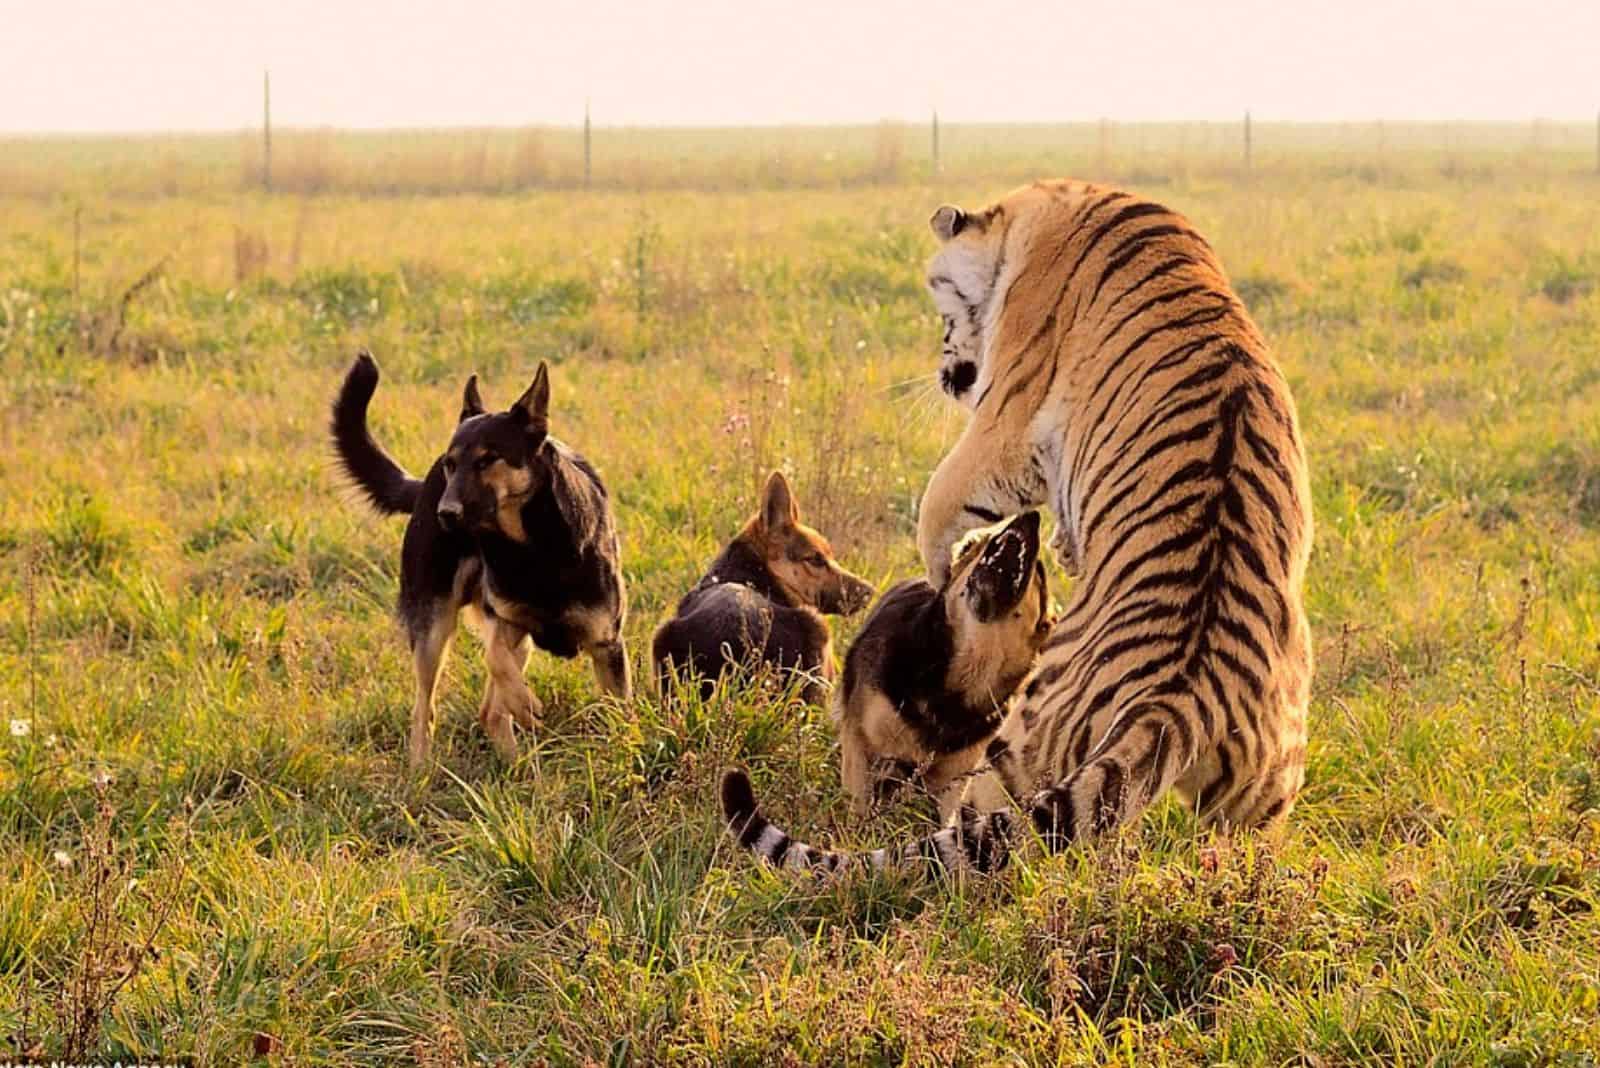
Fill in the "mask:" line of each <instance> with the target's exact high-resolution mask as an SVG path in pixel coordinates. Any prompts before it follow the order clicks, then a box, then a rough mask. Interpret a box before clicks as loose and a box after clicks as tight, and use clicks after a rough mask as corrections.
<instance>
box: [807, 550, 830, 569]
mask: <svg viewBox="0 0 1600 1068" xmlns="http://www.w3.org/2000/svg"><path fill="white" fill-rule="evenodd" d="M806 563H808V564H810V565H811V566H812V567H827V566H828V558H827V557H826V556H823V555H822V554H821V553H812V554H811V557H810V559H808V560H807V561H806Z"/></svg>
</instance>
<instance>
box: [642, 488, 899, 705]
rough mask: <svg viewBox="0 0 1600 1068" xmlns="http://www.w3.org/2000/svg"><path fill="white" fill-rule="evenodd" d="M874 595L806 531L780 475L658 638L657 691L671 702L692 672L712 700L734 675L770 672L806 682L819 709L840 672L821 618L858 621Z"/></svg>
mask: <svg viewBox="0 0 1600 1068" xmlns="http://www.w3.org/2000/svg"><path fill="white" fill-rule="evenodd" d="M872 593H873V590H872V585H871V583H868V582H866V581H864V580H863V579H861V578H858V577H857V576H855V575H852V574H851V573H850V572H848V571H846V570H845V569H844V568H842V567H840V566H839V562H838V561H837V560H835V559H834V556H833V549H832V547H831V546H829V544H828V541H827V539H826V538H824V537H823V536H822V535H821V534H820V533H818V532H817V531H816V530H814V529H812V528H811V527H808V526H806V525H805V524H804V523H802V522H801V521H800V505H799V504H798V503H797V502H796V501H795V498H794V494H793V492H791V491H790V489H789V482H788V480H787V479H785V478H784V477H783V474H782V473H781V472H778V471H774V472H773V473H772V475H771V476H770V477H769V478H768V479H767V485H766V489H765V490H764V491H763V492H762V495H761V506H760V508H759V509H758V510H757V511H756V514H755V515H754V516H752V517H751V518H750V520H749V521H748V522H747V523H745V525H744V528H743V529H742V530H740V531H739V533H738V536H736V537H735V538H734V539H733V540H732V541H731V542H729V543H728V545H727V547H726V548H725V549H723V550H722V554H721V555H720V556H718V557H717V558H716V560H714V561H712V564H711V568H710V570H708V571H707V572H706V575H705V577H704V578H702V579H701V580H700V583H699V585H697V586H695V588H694V589H692V590H690V591H689V592H688V593H687V594H686V595H685V596H684V598H683V600H681V601H679V602H678V609H677V612H676V613H675V614H674V615H673V617H672V618H671V619H669V620H667V621H666V622H665V623H663V624H661V626H660V627H659V628H657V630H656V633H655V638H654V640H653V641H652V642H651V648H650V651H651V659H652V661H653V663H654V665H655V679H656V684H657V686H658V687H659V688H660V690H661V692H662V693H666V692H667V690H668V687H669V686H670V685H671V682H672V679H673V676H674V675H675V674H676V673H677V672H688V673H689V674H692V675H695V676H698V677H699V679H700V693H701V695H702V697H709V696H710V695H711V692H712V690H713V689H714V688H715V686H716V683H717V680H718V679H719V678H721V676H722V674H723V673H724V672H725V671H727V670H728V669H729V668H733V667H747V668H753V667H759V666H761V665H768V666H771V667H774V668H777V669H778V670H780V671H783V672H797V673H800V674H802V675H803V676H805V678H806V680H807V681H806V682H805V683H804V685H803V688H802V690H801V696H802V698H803V699H804V700H806V701H808V702H811V703H813V704H821V703H822V701H823V699H824V697H825V694H826V689H825V684H829V683H832V681H833V676H834V671H835V667H834V662H833V639H832V638H831V637H830V635H829V633H828V624H827V621H826V620H824V619H823V618H822V616H823V613H825V612H826V613H828V614H830V615H831V614H839V615H852V614H854V613H856V612H859V611H860V610H861V609H863V608H865V607H866V606H867V602H868V601H870V600H871V599H872Z"/></svg>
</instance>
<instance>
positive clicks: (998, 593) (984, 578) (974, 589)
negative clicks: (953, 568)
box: [967, 512, 1039, 623]
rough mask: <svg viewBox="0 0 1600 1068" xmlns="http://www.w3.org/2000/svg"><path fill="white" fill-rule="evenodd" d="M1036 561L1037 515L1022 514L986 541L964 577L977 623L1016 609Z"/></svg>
mask: <svg viewBox="0 0 1600 1068" xmlns="http://www.w3.org/2000/svg"><path fill="white" fill-rule="evenodd" d="M1038 559H1039V513H1038V512H1024V513H1023V514H1022V515H1019V516H1017V518H1015V519H1013V520H1012V521H1011V522H1009V523H1007V524H1006V525H1005V527H1003V528H1002V529H1001V530H1000V532H999V533H998V534H995V535H992V536H991V537H990V538H989V541H988V543H987V544H986V545H984V547H983V549H982V550H981V551H980V552H979V554H978V561H977V563H975V564H973V565H972V571H971V572H970V574H969V575H968V576H967V600H968V603H969V604H970V605H971V606H972V614H973V615H974V616H976V617H977V618H978V622H980V623H992V622H994V621H995V620H997V619H999V618H1000V617H1001V616H1003V615H1005V614H1006V613H1007V612H1009V611H1011V610H1012V609H1013V608H1015V607H1016V606H1017V604H1018V602H1020V601H1021V600H1022V597H1023V595H1024V594H1026V593H1027V592H1028V584H1029V583H1030V582H1031V581H1032V580H1033V573H1034V564H1035V563H1036V562H1037V561H1038Z"/></svg>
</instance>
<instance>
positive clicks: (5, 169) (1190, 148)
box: [0, 100, 1600, 196]
mask: <svg viewBox="0 0 1600 1068" xmlns="http://www.w3.org/2000/svg"><path fill="white" fill-rule="evenodd" d="M263 120H264V121H263V125H262V128H261V129H260V130H256V131H241V132H239V133H237V134H214V135H150V136H142V137H95V138H65V137H30V138H10V139H5V140H0V195H6V194H14V195H55V194H58V193H63V192H71V193H78V194H106V195H155V196H160V195H179V194H188V193H195V192H211V193H221V192H234V191H241V190H266V191H269V192H272V193H282V194H291V195H316V194H349V195H369V196H370V195H413V194H447V193H479V194H504V193H515V192H521V191H525V190H537V189H570V190H580V189H586V188H592V189H595V190H619V191H623V190H672V189H684V190H707V191H715V190H734V189H795V188H845V187H854V186H863V185H875V184H876V185H884V184H907V183H910V184H918V183H922V184H926V183H933V182H938V183H940V184H949V185H954V184H960V183H964V182H983V183H986V184H987V183H997V182H1001V181H1010V180H1014V181H1023V180H1026V179H1028V178H1033V177H1038V176H1040V175H1056V174H1070V175H1075V176H1079V177H1085V178H1094V179H1108V180H1117V181H1123V182H1127V183H1131V184H1138V183H1151V184H1163V183H1180V182H1185V181H1190V180H1212V179H1215V180H1241V179H1244V178H1246V177H1250V178H1256V177H1261V178H1267V177H1270V176H1272V175H1273V174H1276V173H1288V172H1291V171H1292V172H1294V173H1296V174H1307V173H1309V174H1313V175H1324V176H1333V175H1349V176H1353V177H1356V178H1359V179H1364V180H1371V181H1406V180H1411V179H1414V178H1418V177H1428V176H1439V175H1443V176H1445V177H1450V178H1459V179H1462V180H1472V179H1475V178H1483V177H1489V176H1492V175H1495V174H1500V173H1506V172H1526V173H1538V174H1547V175H1550V176H1558V175H1576V174H1595V173H1597V172H1600V121H1597V122H1596V123H1595V124H1593V125H1591V124H1588V123H1573V122H1548V121H1531V122H1521V123H1513V122H1390V121H1374V122H1350V123H1284V122H1263V121H1261V120H1260V119H1259V118H1258V117H1254V116H1251V115H1243V116H1241V117H1240V118H1239V119H1238V120H1233V121H1228V122H1181V123H1179V122H1166V123H1160V122H1151V123H1119V122H1111V121H1107V120H1101V121H1097V122H1079V123H1063V124H1052V125H979V124H950V123H948V122H944V121H941V120H940V119H938V118H937V117H931V118H930V122H929V123H928V124H927V125H926V126H922V127H921V128H920V129H919V128H918V126H917V125H913V124H909V123H899V122H885V123H877V124H872V125H865V126H848V127H821V126H815V127H751V128H742V129H733V128H704V129H696V128H670V129H669V128H646V127H623V126H597V125H593V124H592V123H591V122H590V121H589V118H588V116H587V115H586V116H585V117H584V123H583V125H582V126H581V127H529V128H525V129H458V130H410V131H387V132H354V131H335V130H307V129H281V128H273V127H272V126H271V122H270V102H269V101H267V100H264V101H263Z"/></svg>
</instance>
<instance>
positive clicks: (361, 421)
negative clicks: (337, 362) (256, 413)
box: [329, 349, 422, 513]
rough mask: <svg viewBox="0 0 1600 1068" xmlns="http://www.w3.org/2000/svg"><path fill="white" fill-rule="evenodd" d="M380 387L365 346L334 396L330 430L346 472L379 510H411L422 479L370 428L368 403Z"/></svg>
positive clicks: (372, 360) (418, 493)
mask: <svg viewBox="0 0 1600 1068" xmlns="http://www.w3.org/2000/svg"><path fill="white" fill-rule="evenodd" d="M377 388H378V361H376V360H374V359H373V358H372V353H370V352H368V351H367V350H366V349H362V350H361V351H360V352H359V353H357V354H356V362H355V363H353V364H351V365H350V371H349V372H348V373H347V374H346V375H345V376H344V385H342V386H340V387H339V395H338V396H337V397H335V398H334V399H333V418H332V420H331V421H330V425H329V430H330V431H331V433H332V434H333V449H334V453H335V454H336V455H337V456H338V458H339V466H340V467H343V468H344V473H345V474H347V475H349V476H350V481H352V482H354V483H355V484H356V485H357V486H358V487H360V489H361V492H362V493H364V494H365V495H366V497H367V500H369V501H371V502H372V505H373V507H374V508H377V509H378V511H380V512H405V513H409V512H410V511H411V510H412V509H413V508H415V507H416V506H417V498H418V497H419V496H421V494H422V482H421V480H420V479H415V478H412V477H411V476H410V475H409V474H407V473H406V469H405V468H403V467H401V466H400V465H399V464H397V463H395V461H394V459H393V458H392V457H391V456H390V455H389V454H388V453H386V452H384V451H383V446H381V445H379V444H378V443H377V442H376V441H373V440H372V435H371V434H370V433H368V432H367V405H368V404H369V403H370V402H371V401H372V394H373V392H374V391H375V390H377Z"/></svg>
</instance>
